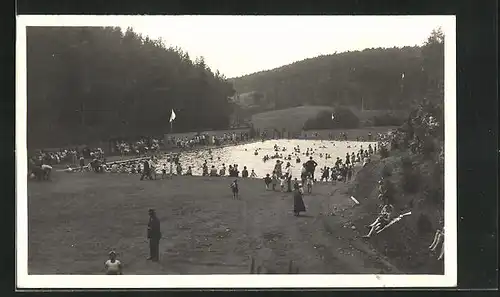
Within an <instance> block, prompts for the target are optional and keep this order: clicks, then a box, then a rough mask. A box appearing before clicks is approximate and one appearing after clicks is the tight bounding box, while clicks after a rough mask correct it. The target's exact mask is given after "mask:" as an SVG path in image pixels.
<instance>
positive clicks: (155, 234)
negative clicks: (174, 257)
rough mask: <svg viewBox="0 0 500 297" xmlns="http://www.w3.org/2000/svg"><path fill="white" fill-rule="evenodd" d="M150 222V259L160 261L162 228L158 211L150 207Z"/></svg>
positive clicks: (148, 234)
mask: <svg viewBox="0 0 500 297" xmlns="http://www.w3.org/2000/svg"><path fill="white" fill-rule="evenodd" d="M148 213H149V222H148V233H147V236H148V239H149V258H148V260H152V261H153V262H158V260H159V258H160V255H159V249H160V239H161V230H160V220H158V217H157V216H156V211H155V210H154V209H152V208H150V209H149V211H148Z"/></svg>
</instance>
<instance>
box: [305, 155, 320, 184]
mask: <svg viewBox="0 0 500 297" xmlns="http://www.w3.org/2000/svg"><path fill="white" fill-rule="evenodd" d="M316 166H318V163H316V162H315V161H314V160H313V157H312V156H311V157H309V161H307V162H306V169H307V172H308V173H311V175H312V179H313V180H314V171H315V170H316Z"/></svg>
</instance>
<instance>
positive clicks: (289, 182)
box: [285, 162, 292, 192]
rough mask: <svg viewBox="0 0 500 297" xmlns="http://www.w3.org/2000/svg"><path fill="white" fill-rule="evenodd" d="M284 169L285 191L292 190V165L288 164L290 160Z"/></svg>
mask: <svg viewBox="0 0 500 297" xmlns="http://www.w3.org/2000/svg"><path fill="white" fill-rule="evenodd" d="M285 170H286V182H287V186H288V189H287V192H291V191H292V165H291V164H290V162H287V163H286V169H285Z"/></svg>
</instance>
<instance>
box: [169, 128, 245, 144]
mask: <svg viewBox="0 0 500 297" xmlns="http://www.w3.org/2000/svg"><path fill="white" fill-rule="evenodd" d="M249 140H250V135H249V133H247V132H240V133H236V132H232V133H224V134H222V135H220V136H216V135H209V134H205V133H204V134H197V135H194V136H192V137H187V136H186V137H175V136H170V137H168V138H167V145H172V146H175V147H177V148H194V147H199V146H208V145H215V146H220V145H226V144H238V143H241V142H244V141H249Z"/></svg>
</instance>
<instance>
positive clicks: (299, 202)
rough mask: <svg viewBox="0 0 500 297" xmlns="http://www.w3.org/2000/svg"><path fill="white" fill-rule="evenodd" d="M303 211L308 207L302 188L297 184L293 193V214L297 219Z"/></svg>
mask: <svg viewBox="0 0 500 297" xmlns="http://www.w3.org/2000/svg"><path fill="white" fill-rule="evenodd" d="M303 211H306V206H305V204H304V200H303V199H302V193H301V191H300V187H299V185H298V184H295V185H294V191H293V213H294V215H295V216H296V217H298V216H299V215H300V213H301V212H303Z"/></svg>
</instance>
